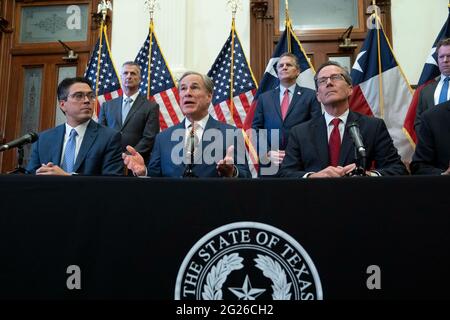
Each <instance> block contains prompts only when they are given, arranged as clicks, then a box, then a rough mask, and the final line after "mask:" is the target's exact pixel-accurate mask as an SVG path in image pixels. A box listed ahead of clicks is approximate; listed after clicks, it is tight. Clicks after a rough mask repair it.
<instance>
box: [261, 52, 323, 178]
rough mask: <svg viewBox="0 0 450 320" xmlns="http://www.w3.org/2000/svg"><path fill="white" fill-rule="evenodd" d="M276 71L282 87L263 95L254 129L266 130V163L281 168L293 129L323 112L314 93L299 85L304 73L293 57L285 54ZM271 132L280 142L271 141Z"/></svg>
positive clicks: (296, 59)
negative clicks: (298, 81) (269, 162)
mask: <svg viewBox="0 0 450 320" xmlns="http://www.w3.org/2000/svg"><path fill="white" fill-rule="evenodd" d="M276 69H277V76H278V79H279V80H280V86H279V87H277V88H275V89H273V90H269V91H267V92H264V93H263V94H261V96H260V97H259V98H258V105H257V107H256V110H255V116H254V118H253V122H252V128H253V129H255V130H259V129H266V130H267V148H268V153H267V159H266V160H270V161H271V162H272V165H276V166H279V165H280V163H281V162H282V161H283V158H284V155H285V151H284V150H285V149H286V145H287V143H288V137H289V131H290V130H291V128H292V127H293V126H295V125H298V124H300V123H303V122H305V121H308V120H310V119H312V118H315V117H320V115H321V114H322V112H321V107H320V103H319V102H318V101H317V99H316V94H315V92H314V90H312V89H309V88H305V87H300V86H299V85H297V78H298V76H299V75H300V71H301V70H300V65H299V62H298V58H297V57H296V56H295V55H294V54H292V53H288V52H286V53H283V54H282V55H281V56H280V59H279V60H278V62H277V67H276ZM272 131H273V132H274V133H276V134H275V135H274V137H278V140H277V141H272V135H271V133H272ZM260 151H261V150H260ZM261 172H262V171H261Z"/></svg>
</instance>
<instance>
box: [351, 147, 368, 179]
mask: <svg viewBox="0 0 450 320" xmlns="http://www.w3.org/2000/svg"><path fill="white" fill-rule="evenodd" d="M364 153H365V152H364ZM355 159H356V168H355V169H354V170H353V171H352V172H350V174H349V175H350V176H351V177H367V173H366V169H365V168H366V156H365V154H364V155H361V154H360V152H359V151H358V150H356V148H355Z"/></svg>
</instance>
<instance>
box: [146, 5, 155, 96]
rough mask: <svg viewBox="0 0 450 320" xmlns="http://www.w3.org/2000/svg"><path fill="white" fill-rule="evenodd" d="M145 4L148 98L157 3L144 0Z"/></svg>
mask: <svg viewBox="0 0 450 320" xmlns="http://www.w3.org/2000/svg"><path fill="white" fill-rule="evenodd" d="M145 4H146V5H147V7H148V11H149V13H150V26H149V42H150V43H149V49H148V57H147V59H148V60H147V63H148V64H147V99H150V96H151V94H150V82H151V80H150V75H151V69H152V68H151V63H152V54H153V50H152V45H153V32H154V24H153V17H154V14H155V8H156V5H157V0H146V1H145Z"/></svg>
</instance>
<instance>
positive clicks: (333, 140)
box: [328, 118, 341, 167]
mask: <svg viewBox="0 0 450 320" xmlns="http://www.w3.org/2000/svg"><path fill="white" fill-rule="evenodd" d="M340 122H341V119H339V118H334V119H333V120H331V123H332V124H333V126H334V127H333V130H332V131H331V135H330V140H329V141H328V148H329V152H330V166H333V167H336V166H337V165H338V163H339V151H340V150H341V134H340V133H339V123H340Z"/></svg>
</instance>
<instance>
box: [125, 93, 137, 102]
mask: <svg viewBox="0 0 450 320" xmlns="http://www.w3.org/2000/svg"><path fill="white" fill-rule="evenodd" d="M138 95H139V91H137V92H136V93H135V94H132V95H131V96H127V95H126V94H125V93H124V94H123V101H125V99H126V98H131V99H132V100H133V102H134V101H136V98H137V96H138Z"/></svg>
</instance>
